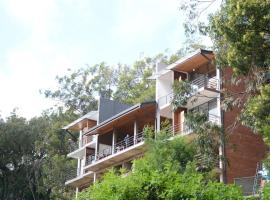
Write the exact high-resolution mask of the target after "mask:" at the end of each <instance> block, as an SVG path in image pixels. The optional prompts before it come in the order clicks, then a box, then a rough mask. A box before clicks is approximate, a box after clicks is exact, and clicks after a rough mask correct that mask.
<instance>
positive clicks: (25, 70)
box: [0, 0, 184, 119]
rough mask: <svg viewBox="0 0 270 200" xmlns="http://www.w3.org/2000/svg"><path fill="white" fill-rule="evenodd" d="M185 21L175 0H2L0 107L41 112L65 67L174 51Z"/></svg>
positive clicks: (1, 109) (26, 113)
mask: <svg viewBox="0 0 270 200" xmlns="http://www.w3.org/2000/svg"><path fill="white" fill-rule="evenodd" d="M182 22H183V16H182V13H181V12H180V11H179V1H178V0H169V1H168V0H147V1H146V0H98V1H97V0H24V1H22V0H0V27H1V31H0V44H1V47H0V91H1V98H0V115H1V116H2V117H4V118H5V117H7V116H9V114H10V113H11V112H12V111H13V109H14V108H16V109H17V114H18V115H20V116H23V117H26V118H27V119H30V118H32V117H34V116H38V115H40V113H41V112H42V111H43V110H45V109H48V108H50V107H51V106H52V105H54V103H55V102H53V101H52V100H50V99H46V98H44V96H43V95H42V94H40V92H39V91H40V90H45V89H54V88H56V87H57V84H56V80H55V77H56V76H57V75H59V76H61V75H65V74H66V73H67V69H71V70H74V69H77V68H81V67H84V66H86V64H89V65H94V64H96V63H99V62H102V61H105V62H106V63H108V64H117V63H126V64H130V63H132V62H133V61H135V60H136V59H138V58H139V57H140V56H142V54H143V55H146V56H153V55H156V54H157V53H160V52H164V51H165V50H166V49H169V52H171V53H173V52H175V51H176V50H177V49H180V48H181V44H182V43H183V41H184V33H183V26H182Z"/></svg>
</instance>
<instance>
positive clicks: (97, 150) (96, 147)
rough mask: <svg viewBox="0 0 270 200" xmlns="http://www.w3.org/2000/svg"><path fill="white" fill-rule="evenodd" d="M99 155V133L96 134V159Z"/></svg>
mask: <svg viewBox="0 0 270 200" xmlns="http://www.w3.org/2000/svg"><path fill="white" fill-rule="evenodd" d="M97 157H98V134H97V136H96V147H95V161H96V160H97Z"/></svg>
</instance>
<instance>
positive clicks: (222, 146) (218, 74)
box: [216, 66, 226, 183]
mask: <svg viewBox="0 0 270 200" xmlns="http://www.w3.org/2000/svg"><path fill="white" fill-rule="evenodd" d="M216 77H217V90H218V91H220V90H221V88H222V73H221V70H220V69H219V68H218V66H216ZM217 110H218V113H217V114H218V117H219V120H218V122H219V125H220V127H221V128H222V130H221V131H222V132H221V136H220V146H219V168H220V176H219V181H220V182H221V183H226V176H225V174H226V173H225V171H226V166H225V162H224V158H225V139H224V138H225V132H224V128H223V126H224V124H223V114H222V109H221V94H220V93H219V94H218V97H217Z"/></svg>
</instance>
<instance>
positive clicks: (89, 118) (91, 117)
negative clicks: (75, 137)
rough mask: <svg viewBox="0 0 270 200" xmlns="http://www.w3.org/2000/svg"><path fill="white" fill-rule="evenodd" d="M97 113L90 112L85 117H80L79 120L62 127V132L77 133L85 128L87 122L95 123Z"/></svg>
mask: <svg viewBox="0 0 270 200" xmlns="http://www.w3.org/2000/svg"><path fill="white" fill-rule="evenodd" d="M97 115H98V111H91V112H89V113H87V114H86V115H84V116H82V117H80V118H79V119H77V120H75V121H73V122H71V123H70V124H68V125H67V126H65V127H63V128H62V129H64V130H71V131H79V130H81V129H82V128H83V127H86V126H87V123H88V122H96V121H97Z"/></svg>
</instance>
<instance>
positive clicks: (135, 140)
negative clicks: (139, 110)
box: [133, 120, 138, 144]
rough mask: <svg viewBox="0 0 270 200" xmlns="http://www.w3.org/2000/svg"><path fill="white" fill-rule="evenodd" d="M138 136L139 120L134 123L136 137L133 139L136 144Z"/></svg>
mask: <svg viewBox="0 0 270 200" xmlns="http://www.w3.org/2000/svg"><path fill="white" fill-rule="evenodd" d="M137 135H138V122H137V120H135V121H134V137H133V140H134V141H133V142H134V144H136V143H137Z"/></svg>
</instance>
